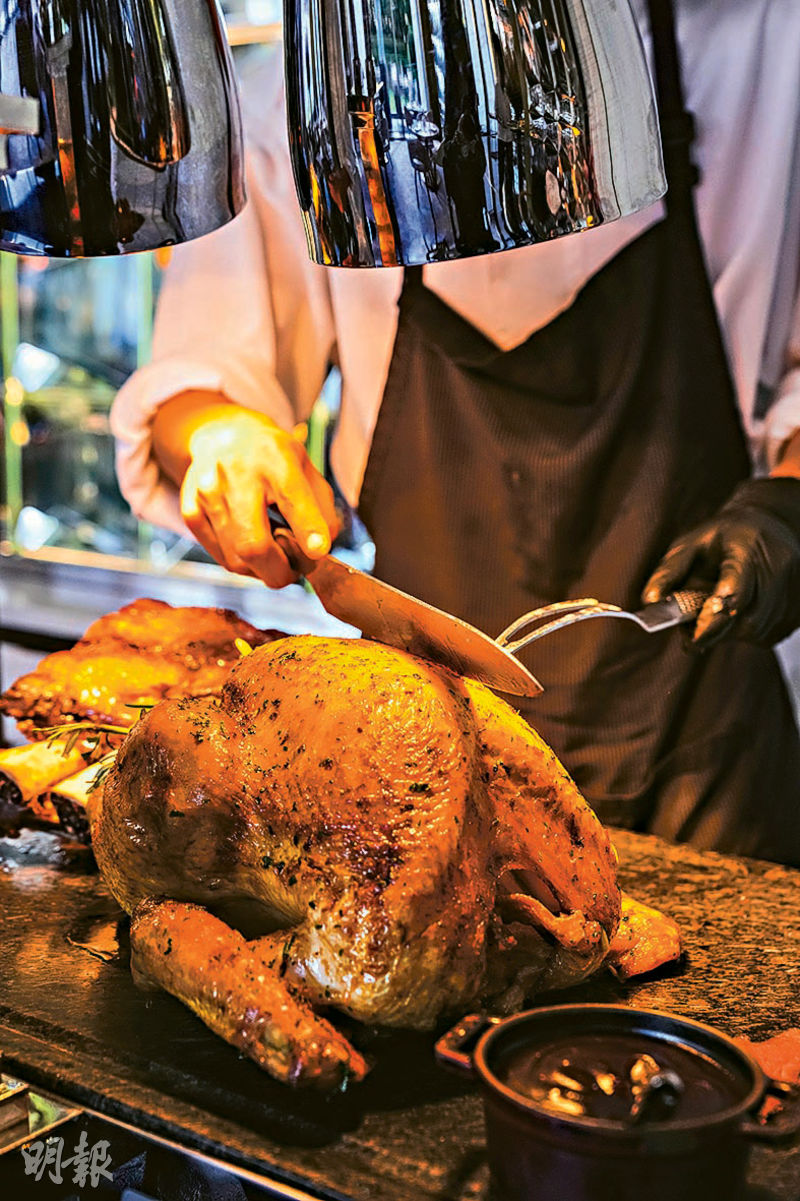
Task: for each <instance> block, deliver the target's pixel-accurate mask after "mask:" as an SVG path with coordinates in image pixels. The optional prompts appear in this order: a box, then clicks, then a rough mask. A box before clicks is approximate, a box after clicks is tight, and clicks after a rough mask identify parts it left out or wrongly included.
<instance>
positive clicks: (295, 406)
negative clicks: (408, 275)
mask: <svg viewBox="0 0 800 1201" xmlns="http://www.w3.org/2000/svg"><path fill="white" fill-rule="evenodd" d="M276 74H277V73H276V72H274V71H273V72H272V76H273V77H272V80H271V81H270V80H268V81H267V83H266V85H265V83H264V80H263V79H262V80H261V87H260V88H254V89H251V95H255V96H256V97H257V98H258V107H257V111H255V110H254V109H253V108H252V107H251V108H250V110H248V107H247V103H245V111H244V116H245V129H246V131H247V142H248V147H249V150H248V155H247V189H248V198H249V199H248V204H247V206H246V208H245V210H244V212H243V213H241V214H240V215H239V216H238V217H237V218H235V220H233V221H232V222H230V224H228V225H226V226H224V227H223V228H222V229H219V230H217V231H215V232H214V233H212V234H209V235H208V236H207V237H204V238H201V239H199V240H198V241H196V242H191V243H188V244H186V245H183V246H179V247H177V248H176V249H175V251H174V253H173V258H172V262H171V264H170V266H169V269H168V271H167V272H166V274H165V278H164V281H163V286H162V289H161V295H160V298H159V303H158V311H157V316H156V323H155V329H154V338H153V355H152V361H151V362H150V363H149V364H148V365H146V366H144V367H142V368H140V369H139V370H138V371H137V372H135V373H134V375H133V376H132V377H131V378H130V380H128V382H127V383H126V384H125V386H124V387H123V388H122V389H121V391H120V392H119V394H118V396H117V398H116V401H115V403H114V406H113V409H112V414H111V428H112V431H113V433H114V436H115V438H116V442H117V473H118V477H119V483H120V488H121V489H122V492H123V495H124V496H125V498H126V499H127V501H128V502H129V504H130V505H131V508H132V509H133V510H134V512H135V513H137V515H138V516H140V517H141V518H143V519H144V520H147V521H151V522H153V523H154V524H156V525H160V526H166V527H167V528H170V529H173V530H176V531H178V532H180V533H184V534H188V531H187V530H186V527H185V526H184V524H183V521H182V519H181V516H180V507H179V499H178V491H177V489H176V488H175V487H174V485H173V484H172V483H171V481H169V480H168V479H166V477H164V476H163V474H162V473H161V472H160V470H159V467H158V464H157V462H156V461H155V458H154V456H153V448H152V438H151V425H152V419H153V415H154V413H155V412H156V410H157V409H158V407H159V406H160V405H162V404H164V403H165V401H167V400H169V399H170V398H171V397H173V396H176V395H177V394H179V393H181V392H184V391H187V390H196V389H199V390H202V391H212V392H216V391H219V392H222V393H224V395H225V396H226V397H227V398H228V399H229V400H231V401H233V402H234V403H236V404H240V405H243V406H245V407H246V408H250V409H256V410H258V411H260V412H263V413H266V414H267V415H268V416H270V417H272V418H273V419H274V420H275V421H277V422H279V424H281V425H283V426H285V427H286V428H291V426H292V425H293V424H294V423H295V422H296V421H300V420H304V419H305V418H306V417H307V416H308V413H309V412H310V410H311V408H312V406H313V404H314V402H315V400H316V398H317V396H318V395H319V392H320V388H321V387H322V384H323V382H324V380H325V376H326V374H327V371H328V366H329V363H330V361H331V356H332V354H333V342H334V333H333V328H334V327H333V318H332V314H331V307H330V297H329V292H328V286H327V278H326V272H325V268H324V267H319V266H316V265H314V264H312V263H311V261H310V260H309V257H308V251H307V249H306V242H305V235H304V232H303V226H302V220H301V217H300V213H299V208H298V204H297V198H296V194H295V190H294V183H293V180H292V175H291V164H290V162H289V158H288V155H287V154H286V149H285V132H284V130H285V125H284V122H285V117H284V114H283V112H282V103H283V102H282V97H281V89H280V87H279V86H278V82H279V81H278V79H276ZM270 87H271V88H272V94H270V91H269V88H270ZM245 101H247V93H245Z"/></svg>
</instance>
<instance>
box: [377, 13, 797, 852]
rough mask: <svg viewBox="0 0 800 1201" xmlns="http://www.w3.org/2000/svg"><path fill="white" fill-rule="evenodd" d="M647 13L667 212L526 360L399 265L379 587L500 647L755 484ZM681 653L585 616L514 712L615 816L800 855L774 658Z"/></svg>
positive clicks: (677, 110) (644, 568)
mask: <svg viewBox="0 0 800 1201" xmlns="http://www.w3.org/2000/svg"><path fill="white" fill-rule="evenodd" d="M650 9H651V22H652V30H653V41H654V50H655V62H656V80H657V85H658V92H659V102H660V103H659V108H660V113H661V124H662V137H663V142H664V153H665V165H666V171H667V178H668V182H669V193H668V202H667V215H666V218H665V219H664V220H663V221H662V222H660V223H659V224H658V225H656V226H655V227H653V228H651V229H650V230H648V231H647V232H646V233H644V234H643V235H642V236H641V237H640V238H638V240H637V241H635V242H634V243H633V244H631V245H629V246H628V247H627V248H625V249H624V250H623V251H622V252H621V253H620V254H619V255H618V256H617V257H616V258H615V259H614V261H613V262H612V263H610V264H609V265H608V266H606V267H605V268H604V269H603V270H602V271H600V272H599V273H598V274H597V275H595V276H594V277H593V278H592V279H591V280H590V281H589V282H588V283H587V284H586V286H585V287H584V288H583V290H582V291H581V293H580V294H579V295H578V297H577V299H576V300H575V302H574V303H573V304H572V306H571V307H570V309H569V310H568V311H566V312H565V313H563V314H562V315H560V316H559V317H557V318H556V319H555V320H553V321H552V322H551V323H550V324H549V325H548V326H546V327H545V328H543V329H541V330H539V331H537V332H536V333H534V334H533V335H532V336H531V337H530V338H529V339H528V340H527V341H526V342H525V343H524V344H523V345H521V346H519V347H517V348H515V349H514V350H511V351H509V352H503V351H500V350H498V348H497V347H496V346H495V345H494V344H493V343H492V342H490V341H489V340H487V339H486V338H485V337H484V336H483V335H482V334H481V333H480V332H479V331H478V330H477V329H475V328H474V327H473V326H472V325H470V324H469V323H468V322H467V321H465V320H464V319H462V318H461V317H460V316H458V314H456V313H455V312H454V311H453V310H452V309H450V307H449V306H448V305H446V304H445V303H444V302H443V301H441V300H439V299H438V297H436V296H435V295H434V294H433V293H432V292H430V291H428V290H427V289H426V288H425V287H424V286H423V284H422V277H421V269H410V270H407V272H406V277H405V284H404V287H403V292H402V296H401V299H400V311H399V323H398V329H397V339H396V344H395V347H394V354H393V358H392V362H391V367H390V371H389V375H388V380H387V384H386V390H385V394H384V398H383V403H382V406H381V410H380V414H379V418H378V423H377V427H376V430H375V434H374V438H373V443H372V449H371V452H370V457H369V461H368V464H367V470H366V475H365V478H364V484H363V488H362V493H361V501H360V505H359V510H360V513H361V515H362V517H363V519H364V521H365V523H366V526H367V528H368V529H369V531H370V533H371V535H372V537H373V539H374V541H375V545H376V568H375V569H376V574H377V575H378V576H379V577H380V578H381V579H384V580H387V581H388V582H389V583H392V584H395V585H397V586H398V587H400V588H403V589H405V590H407V591H409V592H412V593H415V594H416V595H418V596H420V597H422V598H423V599H425V600H427V601H428V602H430V603H431V604H434V605H437V606H439V607H440V608H443V609H446V610H448V611H450V612H452V613H455V614H457V615H458V616H460V617H462V618H465V619H466V620H467V621H469V622H471V623H472V624H474V625H476V626H478V627H479V628H480V629H482V630H485V631H486V632H487V633H489V634H491V635H492V636H496V635H497V634H498V633H499V632H500V631H501V630H502V629H504V628H505V627H506V626H507V625H508V624H510V623H511V622H512V621H513V620H514V619H515V618H517V617H519V616H520V615H521V614H523V613H525V612H527V611H528V610H530V609H534V608H536V607H537V606H539V605H544V604H549V603H552V602H553V601H557V600H564V599H568V598H577V597H586V596H591V597H597V598H598V599H600V600H603V601H611V602H613V603H615V604H618V605H622V606H625V607H637V606H638V605H639V603H640V595H641V590H642V587H643V585H644V583H645V581H646V580H647V578H648V576H649V575H650V573H651V572H652V570H653V569H654V568H655V567H656V565H657V564H658V562H659V560H660V559H661V557H662V555H663V554H664V552H665V551H666V549H667V548H668V546H669V544H670V542H671V541H672V539H673V538H674V537H675V536H676V535H678V534H680V533H682V532H684V531H686V530H688V529H689V528H691V527H692V526H694V525H695V524H696V523H698V522H700V521H702V520H704V519H705V518H707V517H709V516H710V515H711V514H713V513H714V512H715V511H716V510H717V508H718V507H719V506H720V505H721V504H722V502H723V501H725V500H726V499H727V497H728V496H729V495H730V493H731V492H732V491H733V489H734V487H735V485H736V484H737V482H738V481H739V480H741V479H742V478H744V477H745V476H747V475H748V474H749V473H750V461H749V457H748V453H747V448H746V444H745V439H744V435H743V432H742V427H741V423H740V419H739V414H738V409H737V405H736V399H735V393H734V388H733V384H732V381H731V376H730V372H729V369H728V364H727V359H726V354H725V350H724V346H723V341H722V336H721V332H720V328H719V323H718V319H717V314H716V309H715V306H714V300H713V296H712V292H711V288H710V285H709V281H708V277H707V274H706V269H705V265H704V261H703V253H702V249H701V246H700V241H699V237H698V233H697V227H696V221H695V213H694V201H693V194H692V191H693V186H694V182H695V179H694V169H693V167H692V163H691V142H692V137H693V134H692V122H691V118H690V116H689V115H688V114H687V113H686V112H685V111H684V105H683V97H682V90H681V83H680V70H679V63H678V57H677V47H676V42H675V31H674V26H673V18H672V11H671V6H670V4H669V2H668V0H650ZM586 236H590V235H586ZM686 643H687V639H686V636H685V633H684V632H682V631H680V630H673V631H670V632H668V633H662V634H657V635H648V634H645V633H644V632H643V631H641V630H639V629H638V628H637V627H636V626H634V625H633V624H632V623H628V622H618V621H594V622H587V623H585V624H583V625H578V626H576V627H573V628H572V629H569V630H566V631H562V632H559V633H557V634H555V635H553V636H552V637H551V638H548V639H543V640H542V641H541V642H540V643H536V644H535V645H534V646H532V647H530V648H528V650H527V651H525V652H523V655H522V657H523V659H524V661H525V662H526V663H527V664H528V666H529V667H530V668H531V670H532V671H533V672H534V673H535V674H536V675H537V676H538V677H539V679H540V680H541V681H542V683H543V685H544V687H545V692H544V694H543V695H542V696H541V697H537V698H536V699H535V700H532V701H524V702H522V703H519V702H518V701H516V700H515V701H514V703H515V704H518V707H519V708H520V709H521V710H522V712H523V713H524V714H525V716H526V717H528V718H529V720H530V721H531V723H532V724H533V725H534V726H535V727H536V729H537V730H539V732H540V733H541V734H542V736H543V737H544V738H546V739H547V741H548V742H549V743H550V744H551V745H552V746H553V747H554V749H555V750H556V751H557V753H558V754H559V756H560V757H561V759H562V760H563V762H564V764H565V766H566V767H567V768H568V770H569V771H570V772H571V774H572V775H573V777H574V778H575V780H576V782H577V784H578V786H579V787H580V788H581V789H582V791H583V792H584V795H585V796H586V797H587V798H588V800H589V801H590V802H591V804H592V805H593V806H594V808H595V809H596V811H597V812H598V814H599V815H600V817H601V818H602V819H603V820H606V821H610V822H613V823H616V824H621V825H625V826H628V827H632V828H637V829H648V830H652V831H654V832H656V833H659V834H662V835H663V836H665V837H667V838H671V839H675V840H680V841H689V842H691V843H693V844H694V845H696V846H698V847H702V848H713V849H717V850H724V851H730V852H733V851H735V852H738V853H742V854H753V855H761V856H763V857H765V858H775V859H778V860H782V861H784V862H792V863H796V864H800V741H799V740H798V734H797V728H796V726H795V722H794V718H793V715H792V711H791V707H790V704H789V699H788V695H787V691H786V688H785V685H784V683H783V679H782V676H781V673H780V670H779V667H778V664H777V660H776V658H775V656H774V654H773V653H772V652H771V651H769V650H764V649H761V648H757V647H753V646H749V645H746V644H744V643H740V642H735V641H731V642H729V643H727V644H723V645H721V646H719V647H717V648H715V649H713V650H711V651H708V652H707V653H706V654H704V655H699V654H697V653H695V652H692V651H690V650H689V649H688V648H687V645H686ZM509 699H513V698H509Z"/></svg>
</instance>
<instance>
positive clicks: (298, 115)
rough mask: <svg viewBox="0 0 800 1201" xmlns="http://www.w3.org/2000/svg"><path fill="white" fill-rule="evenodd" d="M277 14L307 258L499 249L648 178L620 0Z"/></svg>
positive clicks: (649, 121) (407, 256)
mask: <svg viewBox="0 0 800 1201" xmlns="http://www.w3.org/2000/svg"><path fill="white" fill-rule="evenodd" d="M285 20H286V60H287V97H288V116H289V137H290V145H291V149H292V156H293V162H294V169H295V179H296V183H297V188H298V195H299V197H300V202H301V206H302V208H303V211H304V215H305V221H306V230H307V235H308V241H309V249H310V252H311V255H312V257H313V258H314V259H316V260H317V261H318V262H323V263H328V264H334V265H341V266H378V265H380V266H388V265H392V264H396V263H424V262H432V261H436V260H439V259H450V258H458V257H461V256H465V255H470V254H483V253H487V252H491V251H494V250H503V249H509V248H512V247H515V246H524V245H528V244H530V243H532V242H539V241H543V240H545V239H549V238H553V237H557V236H559V235H561V234H565V233H571V232H573V231H576V230H580V229H586V228H589V227H590V226H592V225H596V224H599V223H600V222H602V221H606V220H610V219H613V218H614V217H617V216H620V215H621V214H622V213H624V212H631V211H633V210H634V209H636V208H639V207H642V206H643V205H645V204H648V203H651V202H652V201H653V200H655V199H656V198H657V197H658V196H660V195H661V194H662V193H663V190H664V180H663V172H662V166H661V155H660V146H659V142H658V137H657V123H656V120H655V107H654V101H653V96H652V91H651V87H650V82H649V76H648V74H647V69H646V66H645V63H644V58H643V55H642V50H641V46H640V44H639V40H638V33H637V30H636V26H635V23H634V21H633V18H632V15H631V13H630V11H629V9H628V8H627V4H626V0H622V3H618V2H617V0H593V3H592V4H591V5H590V4H588V3H584V0H428V3H419V2H418V0H395V2H392V3H390V2H389V0H285ZM623 126H624V128H623Z"/></svg>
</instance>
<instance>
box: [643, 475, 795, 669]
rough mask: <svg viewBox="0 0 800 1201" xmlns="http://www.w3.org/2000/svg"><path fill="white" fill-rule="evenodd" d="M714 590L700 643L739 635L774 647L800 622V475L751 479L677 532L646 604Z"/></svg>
mask: <svg viewBox="0 0 800 1201" xmlns="http://www.w3.org/2000/svg"><path fill="white" fill-rule="evenodd" d="M690 579H691V585H692V586H693V587H696V586H698V585H699V584H701V582H702V583H704V584H705V586H706V587H709V588H712V589H713V591H712V593H711V596H710V597H709V598H708V600H707V601H706V603H705V605H704V606H703V608H702V610H701V612H700V614H699V616H698V618H697V623H696V625H695V630H694V636H693V639H692V641H693V643H694V644H695V645H696V646H699V647H708V646H711V645H712V644H713V643H715V642H718V641H719V639H720V638H722V637H727V636H730V635H733V636H735V637H737V638H741V639H743V640H744V641H746V642H755V643H758V644H760V645H762V646H773V645H774V644H775V643H776V642H780V641H781V639H783V638H785V637H786V636H787V635H788V634H791V632H792V630H794V629H796V628H797V627H798V626H800V479H794V478H790V477H788V476H781V477H780V478H778V477H770V478H765V479H757V480H746V481H745V482H744V483H742V484H740V485H739V486H738V488H737V489H736V491H735V492H734V493H733V495H732V496H731V498H730V500H729V501H727V503H726V504H724V505H723V506H722V508H721V509H720V510H719V512H718V513H717V514H716V515H715V516H714V517H712V518H711V519H710V520H709V521H706V522H704V523H703V524H702V525H700V526H697V527H696V528H695V529H693V530H691V531H690V532H689V533H688V534H684V535H683V537H681V538H678V539H677V540H676V541H675V542H674V543H673V544H672V546H671V548H670V549H669V551H668V552H667V554H666V555H665V557H664V558H663V559H662V561H661V564H660V566H659V567H658V568H657V569H656V571H655V572H654V574H653V575H652V576H651V577H650V579H649V580H648V582H647V584H646V585H645V588H644V592H643V593H642V597H643V599H644V601H645V603H649V602H651V601H657V600H661V599H662V598H663V597H665V596H667V595H668V594H669V593H670V592H674V591H675V590H676V589H678V588H681V587H685V586H686V585H687V583H688V582H689V580H690Z"/></svg>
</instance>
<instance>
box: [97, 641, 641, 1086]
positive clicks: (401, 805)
mask: <svg viewBox="0 0 800 1201" xmlns="http://www.w3.org/2000/svg"><path fill="white" fill-rule="evenodd" d="M89 816H90V822H91V827H92V839H93V845H94V849H95V854H96V856H97V860H98V863H99V866H100V868H101V871H102V873H103V876H104V878H105V880H106V882H107V884H108V885H109V887H110V889H111V891H112V893H113V894H114V896H115V897H116V899H117V900H118V901H119V903H120V904H121V905H122V906H123V907H124V908H125V909H126V910H127V911H128V912H129V913H131V914H132V923H131V948H132V966H133V970H134V975H135V976H136V978H137V980H138V981H139V983H142V984H145V985H151V986H156V987H162V988H165V989H167V990H168V991H169V992H171V993H173V994H174V995H175V996H177V997H179V998H180V999H181V1000H183V1001H184V1002H185V1003H186V1004H187V1005H188V1006H190V1007H191V1008H192V1009H193V1010H194V1011H195V1012H196V1013H197V1014H198V1015H199V1016H200V1017H201V1018H202V1019H203V1020H204V1021H205V1022H206V1023H207V1024H208V1025H209V1026H210V1027H211V1028H212V1029H213V1030H215V1031H216V1032H217V1033H218V1034H220V1035H222V1036H223V1037H224V1038H226V1039H228V1041H229V1042H231V1043H233V1044H234V1045H235V1046H237V1047H239V1048H240V1049H241V1050H243V1051H245V1052H246V1053H247V1054H249V1055H250V1056H251V1057H252V1058H253V1059H255V1060H256V1062H258V1063H259V1064H261V1065H262V1066H263V1067H264V1068H266V1069H267V1070H268V1071H269V1072H271V1073H272V1074H273V1075H274V1076H276V1077H278V1078H279V1079H282V1080H287V1081H291V1082H295V1083H297V1082H305V1083H312V1084H317V1085H320V1086H322V1087H333V1086H336V1085H337V1084H339V1083H341V1081H342V1080H344V1079H347V1078H350V1077H355V1078H356V1079H358V1078H360V1077H361V1076H363V1075H364V1073H365V1071H366V1064H365V1061H364V1059H363V1058H362V1056H361V1055H360V1054H359V1052H358V1051H357V1050H356V1049H355V1048H354V1047H353V1046H351V1045H350V1043H349V1042H348V1041H347V1039H346V1038H345V1037H344V1036H343V1034H341V1033H340V1032H339V1031H338V1030H337V1029H336V1027H335V1025H334V1024H332V1023H331V1022H330V1021H329V1020H328V1019H327V1018H326V1017H325V1016H323V1012H324V1011H326V1010H339V1011H341V1012H343V1013H345V1014H348V1015H350V1017H352V1018H355V1019H357V1020H359V1021H361V1022H365V1023H369V1024H377V1025H384V1026H397V1027H408V1028H414V1029H422V1030H424V1029H430V1028H432V1027H433V1026H434V1025H435V1024H436V1023H437V1021H438V1020H439V1019H440V1018H441V1017H442V1016H443V1015H446V1014H448V1013H457V1012H459V1011H461V1012H463V1011H464V1010H465V1009H467V1008H470V1007H473V1006H475V1005H477V1004H484V1005H490V1006H491V1007H493V1008H494V1009H495V1010H505V1009H508V1008H510V1007H512V1006H518V1005H520V1004H521V1003H522V1002H523V1000H525V998H527V997H530V996H531V995H533V994H535V993H537V992H540V991H542V990H544V989H549V988H553V987H556V986H561V985H566V984H571V983H574V982H576V981H578V980H581V979H582V978H584V977H585V976H586V975H587V974H589V973H590V972H592V971H594V970H596V969H597V968H598V967H599V966H600V965H601V964H602V963H603V962H604V960H605V959H606V957H607V955H608V952H609V946H610V943H611V940H612V939H613V937H614V934H615V932H616V930H617V926H618V923H619V918H620V893H619V889H618V886H617V880H616V858H615V854H614V851H613V848H612V846H611V843H610V841H609V838H608V835H607V833H606V832H605V830H604V829H603V828H602V826H601V825H600V823H599V821H598V820H597V819H596V817H595V816H594V814H593V812H592V811H591V809H590V808H589V806H588V805H587V804H586V802H585V801H584V800H583V798H582V797H581V796H580V794H579V792H578V791H577V789H576V787H575V785H574V784H573V782H572V780H571V779H570V777H569V776H568V774H567V773H566V771H565V770H564V768H563V767H562V766H561V764H560V763H559V761H558V759H557V758H556V756H555V755H554V753H553V752H552V751H551V750H550V748H549V747H548V746H547V745H546V744H545V743H544V742H543V741H542V739H541V738H540V737H539V736H538V735H537V734H536V733H535V732H534V731H533V730H532V729H531V728H530V726H529V725H528V724H527V723H526V722H525V721H524V720H523V718H522V717H520V716H519V714H518V713H517V712H516V711H515V710H513V709H512V708H511V707H510V706H509V705H507V704H506V703H505V702H504V701H502V700H501V699H499V698H498V697H497V696H495V695H494V694H493V693H492V692H491V691H489V690H488V689H487V688H485V687H484V686H482V685H480V684H478V683H475V682H473V681H470V680H467V679H463V678H461V677H460V676H456V675H453V674H452V673H450V672H449V671H447V670H446V669H444V668H437V667H435V666H433V665H432V664H430V663H427V662H424V661H422V660H420V659H417V658H415V657H413V656H411V655H409V654H406V653H404V652H402V651H398V650H393V649H390V648H388V647H384V646H380V645H378V644H375V643H371V642H367V641H364V640H356V639H326V638H316V637H311V636H302V637H290V638H283V639H280V640H278V641H275V642H273V643H271V644H269V645H265V646H262V647H260V648H258V649H256V650H255V651H254V652H253V653H252V654H249V655H247V656H246V657H245V658H243V659H242V660H241V661H240V662H239V663H238V664H237V665H236V666H235V667H234V668H233V670H232V671H231V672H230V674H229V676H228V678H227V681H226V683H225V685H224V687H223V689H222V693H221V696H219V697H206V698H186V699H173V700H165V701H162V702H161V703H160V704H158V705H157V706H156V707H155V708H154V709H153V710H152V711H151V712H150V713H149V714H147V715H146V716H144V717H143V718H142V719H141V720H140V721H139V722H138V723H137V724H136V726H135V727H134V729H133V730H132V732H131V733H130V734H129V735H128V737H127V738H126V740H125V742H124V745H123V746H122V749H121V750H120V752H119V754H118V756H117V760H116V764H115V766H114V768H113V769H112V771H111V774H110V775H109V776H108V778H107V781H106V784H105V788H104V790H101V791H98V792H97V793H95V794H94V796H93V799H92V800H91V801H90V807H89ZM629 942H630V940H629ZM630 952H631V948H630V945H628V946H627V947H626V953H627V954H628V955H630Z"/></svg>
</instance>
